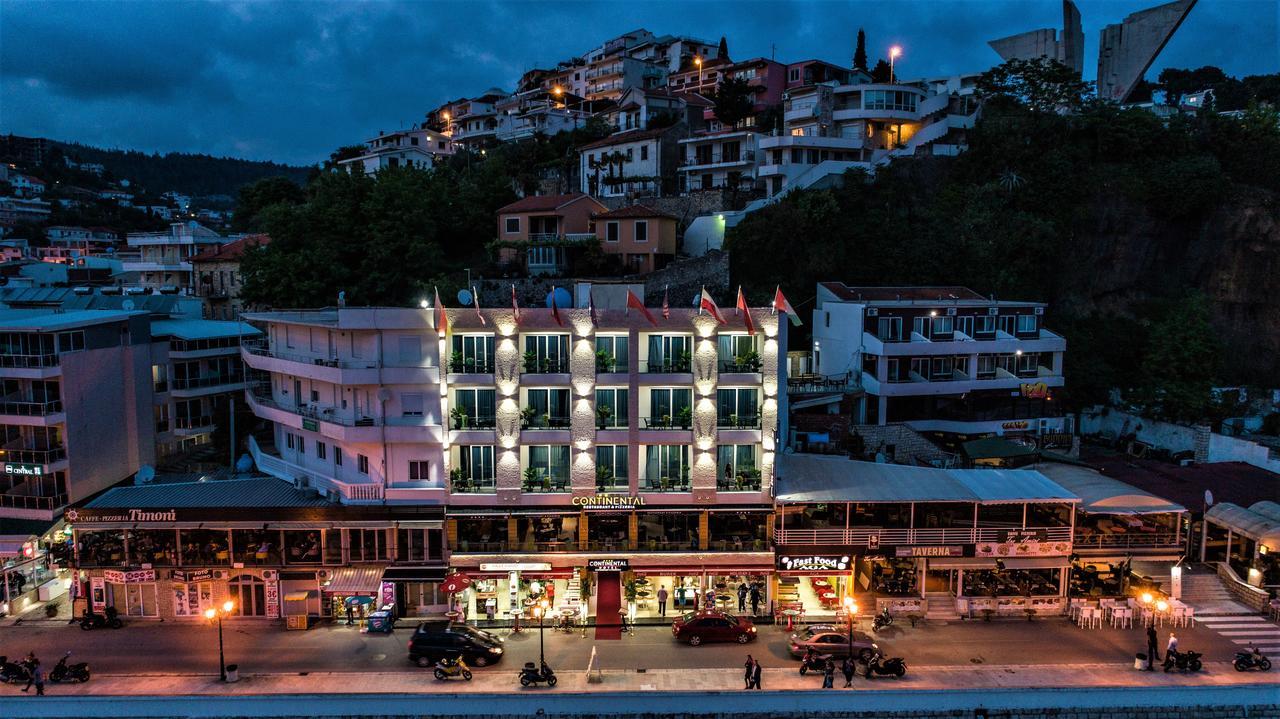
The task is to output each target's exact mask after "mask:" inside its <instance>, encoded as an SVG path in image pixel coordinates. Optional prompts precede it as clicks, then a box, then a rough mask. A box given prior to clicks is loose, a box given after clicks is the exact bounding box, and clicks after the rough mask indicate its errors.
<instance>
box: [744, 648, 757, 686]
mask: <svg viewBox="0 0 1280 719" xmlns="http://www.w3.org/2000/svg"><path fill="white" fill-rule="evenodd" d="M755 661H756V660H755V659H752V658H751V655H750V654H748V655H747V663H746V664H743V665H742V666H743V668H744V669H746V673H744V674H743V675H742V681H743V682H745V683H746V686H744V687H742V688H743V689H750V688H751V687H752V681H751V673H752V671H754V669H755V666H754V665H755Z"/></svg>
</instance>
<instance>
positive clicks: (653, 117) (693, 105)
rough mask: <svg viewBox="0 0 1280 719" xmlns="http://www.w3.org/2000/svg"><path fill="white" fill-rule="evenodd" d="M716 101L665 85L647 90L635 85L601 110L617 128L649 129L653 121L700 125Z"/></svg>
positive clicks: (628, 129) (620, 130) (691, 125)
mask: <svg viewBox="0 0 1280 719" xmlns="http://www.w3.org/2000/svg"><path fill="white" fill-rule="evenodd" d="M712 106H713V103H712V102H711V101H710V100H708V99H707V98H705V97H702V96H701V95H698V94H695V93H691V92H672V91H671V90H670V89H668V88H665V87H659V88H656V89H651V90H646V89H642V88H631V89H629V90H627V91H626V92H625V93H623V95H622V97H620V98H619V99H618V102H617V104H615V105H613V106H612V107H610V108H608V109H606V110H603V111H602V112H601V113H599V115H600V117H603V118H604V119H605V121H606V122H608V123H609V124H610V125H611V126H613V127H614V128H615V132H617V133H623V132H631V131H632V130H646V129H649V127H650V123H655V124H659V125H670V124H671V123H672V122H683V123H685V124H687V125H688V126H689V127H690V128H700V127H702V123H703V119H702V118H703V114H704V113H705V112H706V110H708V109H709V108H711V107H712Z"/></svg>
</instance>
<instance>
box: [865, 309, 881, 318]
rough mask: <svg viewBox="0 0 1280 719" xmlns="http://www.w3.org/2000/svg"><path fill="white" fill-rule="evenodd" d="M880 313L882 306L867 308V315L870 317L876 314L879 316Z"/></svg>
mask: <svg viewBox="0 0 1280 719" xmlns="http://www.w3.org/2000/svg"><path fill="white" fill-rule="evenodd" d="M879 314H880V308H879V307H868V308H867V316H868V317H875V316H877V315H879Z"/></svg>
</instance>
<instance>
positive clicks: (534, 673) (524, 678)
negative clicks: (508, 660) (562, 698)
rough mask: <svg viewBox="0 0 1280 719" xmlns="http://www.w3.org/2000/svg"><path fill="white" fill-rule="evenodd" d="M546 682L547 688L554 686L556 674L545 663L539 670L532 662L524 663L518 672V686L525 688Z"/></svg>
mask: <svg viewBox="0 0 1280 719" xmlns="http://www.w3.org/2000/svg"><path fill="white" fill-rule="evenodd" d="M542 682H546V683H547V686H549V687H553V686H555V685H556V673H555V672H553V671H551V667H549V666H547V663H546V662H543V663H542V668H541V669H539V668H538V667H537V666H535V665H534V663H533V662H525V663H524V668H523V669H521V670H520V686H522V687H527V686H529V685H530V684H540V683H542Z"/></svg>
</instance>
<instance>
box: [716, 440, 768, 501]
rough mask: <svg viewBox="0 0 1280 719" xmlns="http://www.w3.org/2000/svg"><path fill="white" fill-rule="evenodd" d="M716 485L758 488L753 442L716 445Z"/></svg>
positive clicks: (757, 472) (728, 487) (740, 488)
mask: <svg viewBox="0 0 1280 719" xmlns="http://www.w3.org/2000/svg"><path fill="white" fill-rule="evenodd" d="M716 486H717V487H720V488H723V489H739V490H757V491H758V490H759V489H760V473H759V471H758V470H757V469H756V446H755V445H754V444H722V445H720V446H719V447H716Z"/></svg>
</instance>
